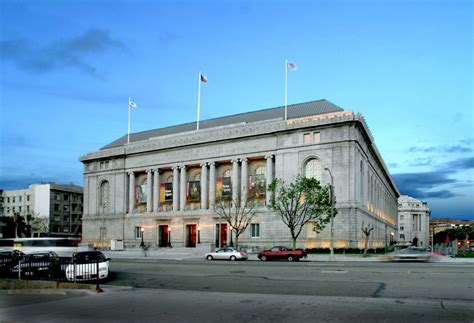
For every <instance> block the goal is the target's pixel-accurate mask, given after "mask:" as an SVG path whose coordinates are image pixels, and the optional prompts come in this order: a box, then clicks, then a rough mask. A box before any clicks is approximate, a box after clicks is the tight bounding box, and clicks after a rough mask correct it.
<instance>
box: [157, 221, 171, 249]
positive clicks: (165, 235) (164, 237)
mask: <svg viewBox="0 0 474 323" xmlns="http://www.w3.org/2000/svg"><path fill="white" fill-rule="evenodd" d="M169 245H170V235H169V231H168V226H167V225H160V226H158V246H159V247H169Z"/></svg>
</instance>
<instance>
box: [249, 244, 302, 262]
mask: <svg viewBox="0 0 474 323" xmlns="http://www.w3.org/2000/svg"><path fill="white" fill-rule="evenodd" d="M307 255H308V254H307V253H306V251H304V250H303V249H296V250H291V249H288V248H286V247H282V246H275V247H273V248H271V249H269V250H263V251H261V252H259V253H258V255H257V257H258V259H260V260H262V261H267V260H273V259H286V260H288V261H298V260H300V259H301V258H306V257H307Z"/></svg>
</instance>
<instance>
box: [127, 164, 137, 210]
mask: <svg viewBox="0 0 474 323" xmlns="http://www.w3.org/2000/svg"><path fill="white" fill-rule="evenodd" d="M128 175H129V176H130V181H129V185H128V213H129V214H132V213H133V209H135V173H134V172H128Z"/></svg>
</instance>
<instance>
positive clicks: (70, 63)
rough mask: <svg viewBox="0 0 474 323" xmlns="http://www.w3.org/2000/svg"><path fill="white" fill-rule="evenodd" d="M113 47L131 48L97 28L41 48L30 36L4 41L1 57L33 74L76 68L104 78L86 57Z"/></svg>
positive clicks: (0, 44) (120, 48) (0, 47)
mask: <svg viewBox="0 0 474 323" xmlns="http://www.w3.org/2000/svg"><path fill="white" fill-rule="evenodd" d="M109 49H118V50H122V51H127V47H126V46H125V45H124V44H123V43H122V42H120V41H118V40H114V39H113V38H112V37H111V36H110V34H109V32H107V31H105V30H100V29H96V28H93V29H89V30H88V31H86V32H85V33H83V34H82V35H79V36H77V37H74V38H72V39H68V40H60V41H56V42H54V43H51V44H50V45H48V46H45V47H41V48H37V47H35V46H34V45H33V43H32V42H30V41H28V40H27V39H14V40H4V41H0V58H1V59H3V60H6V61H11V62H13V64H15V65H16V66H17V67H18V68H20V69H22V70H24V71H26V72H28V73H31V74H43V73H47V72H51V71H53V70H56V69H61V68H66V67H73V68H76V69H78V70H80V71H81V72H83V73H86V74H88V75H90V76H93V77H97V78H102V76H101V75H100V74H99V73H98V71H97V68H96V67H95V66H93V65H91V64H89V63H87V62H86V61H85V60H84V58H85V56H86V55H88V54H97V53H102V52H105V51H106V50H109Z"/></svg>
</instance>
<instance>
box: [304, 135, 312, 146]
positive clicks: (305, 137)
mask: <svg viewBox="0 0 474 323" xmlns="http://www.w3.org/2000/svg"><path fill="white" fill-rule="evenodd" d="M303 143H304V144H309V143H311V134H310V133H305V134H304V135H303Z"/></svg>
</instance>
